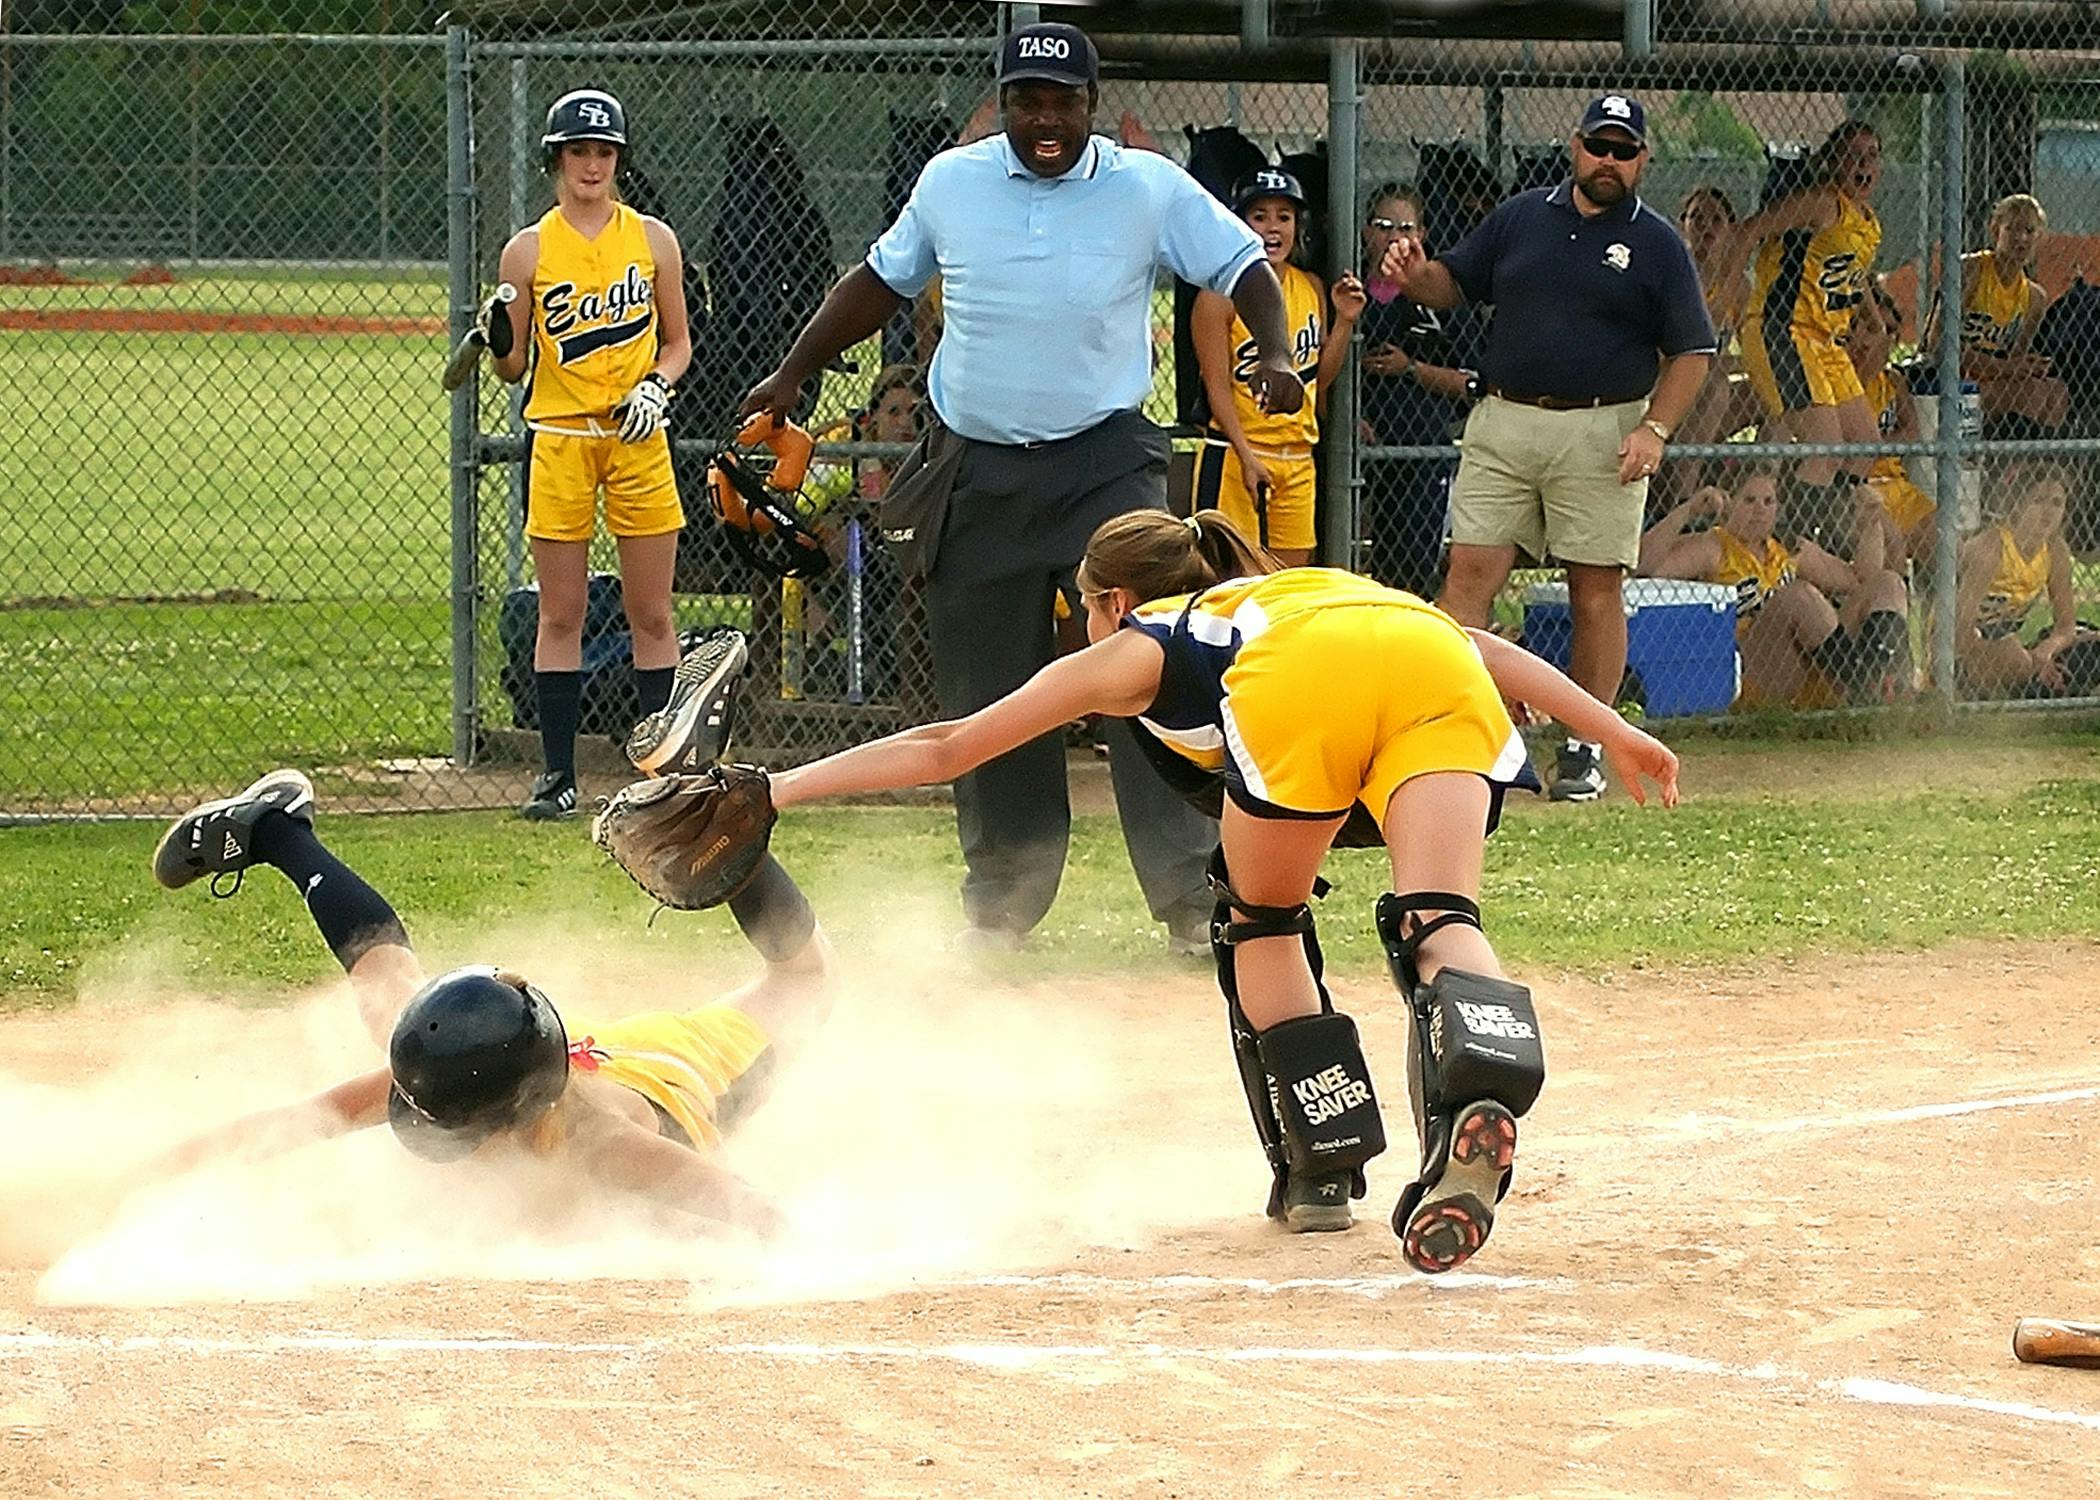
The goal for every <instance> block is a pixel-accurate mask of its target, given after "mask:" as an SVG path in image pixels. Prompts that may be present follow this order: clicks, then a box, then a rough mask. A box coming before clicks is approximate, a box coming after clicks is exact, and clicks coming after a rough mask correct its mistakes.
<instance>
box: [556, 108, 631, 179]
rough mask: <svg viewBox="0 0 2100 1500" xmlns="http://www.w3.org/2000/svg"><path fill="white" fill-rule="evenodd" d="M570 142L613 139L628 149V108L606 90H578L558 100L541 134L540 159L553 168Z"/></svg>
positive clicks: (621, 147) (622, 150)
mask: <svg viewBox="0 0 2100 1500" xmlns="http://www.w3.org/2000/svg"><path fill="white" fill-rule="evenodd" d="M570 141H610V142H612V144H613V145H615V146H618V147H619V148H620V150H621V153H622V155H623V156H624V154H625V153H626V150H627V111H626V110H624V109H622V108H621V107H620V101H619V100H617V99H615V98H614V97H613V96H612V95H610V94H608V93H606V92H605V90H603V89H575V90H572V91H571V92H569V93H566V94H563V95H562V96H561V97H560V98H559V99H557V100H555V101H554V106H553V108H551V109H549V110H548V111H547V128H546V130H545V131H543V132H542V133H541V135H540V160H541V162H542V164H544V165H545V166H546V168H547V169H548V170H549V171H552V170H553V169H554V163H555V161H556V159H557V158H559V157H560V155H561V148H562V147H563V146H564V145H565V144H567V143H568V142H570Z"/></svg>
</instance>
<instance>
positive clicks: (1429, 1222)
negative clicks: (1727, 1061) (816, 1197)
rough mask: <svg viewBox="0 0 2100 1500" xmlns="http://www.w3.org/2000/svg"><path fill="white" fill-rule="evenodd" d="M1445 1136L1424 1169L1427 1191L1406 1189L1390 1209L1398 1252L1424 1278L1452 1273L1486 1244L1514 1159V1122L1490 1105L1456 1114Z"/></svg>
mask: <svg viewBox="0 0 2100 1500" xmlns="http://www.w3.org/2000/svg"><path fill="white" fill-rule="evenodd" d="M1449 1132H1450V1133H1449V1138H1448V1139H1447V1140H1445V1141H1443V1142H1442V1143H1441V1144H1440V1145H1437V1146H1435V1147H1434V1148H1433V1149H1432V1150H1431V1152H1430V1159H1429V1164H1428V1165H1427V1166H1426V1167H1425V1168H1424V1169H1423V1173H1422V1176H1423V1178H1424V1179H1425V1180H1426V1181H1427V1183H1428V1185H1427V1186H1426V1187H1425V1186H1424V1185H1423V1183H1421V1182H1416V1183H1414V1184H1412V1185H1410V1186H1409V1187H1408V1189H1407V1191H1406V1192H1404V1193H1402V1194H1401V1195H1400V1202H1399V1203H1398V1205H1397V1206H1395V1207H1394V1209H1393V1233H1394V1234H1396V1235H1398V1236H1399V1237H1400V1252H1401V1254H1402V1255H1404V1256H1406V1257H1407V1263H1408V1264H1409V1265H1411V1266H1413V1267H1414V1268H1415V1269H1416V1270H1417V1271H1420V1272H1422V1273H1423V1274H1424V1275H1425V1276H1434V1275H1436V1274H1437V1273H1438V1272H1440V1271H1449V1270H1454V1269H1456V1268H1457V1267H1458V1266H1461V1265H1463V1264H1464V1263H1465V1262H1466V1260H1467V1259H1468V1258H1470V1257H1471V1256H1472V1255H1473V1254H1474V1252H1475V1251H1477V1250H1479V1249H1480V1247H1481V1246H1482V1245H1484V1244H1486V1243H1487V1237H1488V1231H1489V1230H1491V1229H1493V1228H1494V1227H1495V1207H1494V1206H1495V1205H1496V1204H1497V1203H1499V1202H1501V1201H1502V1195H1503V1194H1504V1193H1507V1192H1508V1191H1509V1179H1510V1164H1511V1163H1512V1162H1513V1161H1514V1160H1515V1159H1516V1155H1517V1122H1516V1118H1515V1117H1514V1116H1513V1115H1511V1114H1510V1112H1509V1111H1508V1110H1506V1109H1504V1108H1503V1107H1502V1106H1501V1105H1499V1104H1497V1103H1495V1102H1494V1101H1493V1100H1492V1099H1482V1100H1480V1101H1478V1102H1477V1103H1473V1104H1469V1105H1467V1106H1466V1107H1465V1108H1464V1109H1462V1110H1460V1111H1459V1112H1458V1114H1457V1116H1456V1118H1454V1119H1453V1120H1452V1122H1451V1124H1450V1127H1449ZM1440 1133H1441V1132H1440Z"/></svg>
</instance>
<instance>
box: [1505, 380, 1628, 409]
mask: <svg viewBox="0 0 2100 1500" xmlns="http://www.w3.org/2000/svg"><path fill="white" fill-rule="evenodd" d="M1487 393H1488V394H1489V395H1490V396H1493V397H1494V398H1495V399H1496V400H1498V401H1514V402H1516V403H1517V405H1519V406H1536V407H1538V408H1539V409H1540V410H1541V411H1589V410H1591V409H1592V408H1594V407H1599V406H1624V405H1625V404H1626V403H1628V402H1629V401H1645V400H1647V399H1648V393H1647V392H1646V391H1642V392H1641V393H1640V394H1639V395H1637V396H1520V395H1518V394H1517V393H1516V392H1515V391H1505V390H1504V389H1502V387H1501V386H1499V385H1491V386H1489V387H1488V388H1487Z"/></svg>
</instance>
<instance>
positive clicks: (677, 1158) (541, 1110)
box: [148, 770, 837, 1232]
mask: <svg viewBox="0 0 2100 1500" xmlns="http://www.w3.org/2000/svg"><path fill="white" fill-rule="evenodd" d="M313 810H314V793H313V786H312V784H311V783H310V782H309V781H308V780H307V778H306V777H305V776H304V775H302V774H301V773H299V772H298V771H292V770H280V771H272V772H271V773H270V774H269V775H267V776H264V777H262V778H261V779H260V780H258V781H256V782H255V783H254V784H253V785H252V786H249V787H248V788H247V789H246V790H244V791H242V792H240V793H238V794H236V795H235V796H232V797H227V798H224V799H222V800H220V801H216V802H207V803H205V804H203V805H202V806H200V807H197V808H194V809H192V810H191V811H190V812H188V813H185V814H184V815H183V816H182V817H180V818H177V819H176V820H175V822H174V823H173V824H172V825H170V827H169V828H168V831H167V833H166V834H165V835H164V836H163V837H162V839H161V841H160V845H159V847H158V848H156V849H155V850H154V854H153V875H154V878H155V879H156V880H158V881H159V882H160V884H162V885H163V886H166V887H168V888H169V889H171V890H173V889H179V888H181V887H183V886H186V885H189V884H191V883H192V882H194V881H196V880H200V879H206V878H209V879H210V881H211V888H212V891H213V893H214V894H215V895H220V894H223V895H228V896H230V895H232V894H233V892H234V891H235V890H237V889H238V888H239V885H240V880H241V874H242V872H243V871H245V870H247V869H249V868H250V867H251V866H254V865H259V864H260V865H269V866H271V867H273V868H275V869H277V870H278V871H280V872H282V873H283V875H284V876H285V877H286V878H287V879H288V880H290V881H291V882H292V885H293V887H294V889H296V890H297V891H299V892H300V894H301V896H302V897H303V898H304V900H305V903H306V909H307V912H308V914H309V915H310V916H311V917H312V918H313V921H314V925H315V926H316V927H317V928H319V929H320V933H321V937H322V940H323V941H324V942H326V943H327V945H328V948H329V951H330V952H331V953H333V954H334V955H335V958H336V960H337V962H339V963H340V964H341V965H342V966H343V971H344V972H345V973H346V974H348V975H349V977H350V988H351V991H352V993H353V995H354V996H355V998H356V1003H357V1007H358V1012H359V1015H360V1016H361V1018H362V1019H363V1021H364V1023H365V1026H366V1029H367V1030H368V1031H369V1032H370V1033H371V1036H372V1040H373V1041H374V1042H375V1043H377V1044H378V1045H379V1047H380V1048H382V1049H383V1050H384V1051H385V1053H386V1059H387V1060H386V1062H385V1064H384V1065H382V1066H379V1067H375V1068H372V1069H370V1070H369V1071H366V1072H363V1073H360V1074H358V1075H357V1076H356V1077H354V1078H350V1079H347V1080H345V1081H344V1082H342V1083H339V1084H337V1085H336V1086H335V1087H333V1088H330V1089H327V1090H325V1091H324V1092H322V1093H320V1094H317V1095H315V1096H314V1097H312V1098H310V1099H305V1100H301V1101H298V1102H296V1103H291V1104H287V1105H284V1106H283V1107H281V1108H277V1109H271V1110H265V1111H263V1112H261V1113H258V1114H254V1115H249V1116H247V1117H245V1118H242V1119H238V1120H235V1121H233V1122H231V1123H229V1124H227V1125H224V1126H222V1127H220V1128H218V1129H216V1130H213V1131H211V1132H209V1133H208V1134H205V1135H202V1136H199V1137H198V1138H196V1139H194V1140H191V1141H189V1142H186V1143H184V1144H182V1145H180V1146H178V1147H176V1148H175V1149H174V1150H173V1151H171V1152H169V1153H167V1154H166V1155H164V1156H163V1157H161V1158H160V1159H159V1160H158V1161H157V1162H155V1163H153V1164H151V1166H150V1167H149V1169H148V1171H149V1173H150V1174H151V1175H154V1176H166V1175H172V1174H174V1173H179V1172H183V1171H188V1170H191V1169H193V1168H196V1167H199V1166H203V1165H205V1164H208V1163H210V1162H214V1161H220V1160H226V1159H256V1158H260V1157H264V1156H269V1155H274V1154H277V1153H278V1152H281V1151H284V1150H287V1149H290V1148H293V1147H296V1146H301V1145H305V1144H308V1143H310V1142H313V1141H317V1140H321V1139H325V1138H328V1137H333V1136H337V1135H342V1134H345V1133H348V1132H350V1131H354V1130H362V1129H366V1128H368V1127H371V1126H375V1125H382V1124H384V1125H389V1126H391V1127H392V1129H393V1133H394V1135H395V1137H396V1138H397V1139H399V1141H400V1142H401V1144H402V1145H403V1146H405V1147H407V1148H408V1149H409V1150H410V1151H411V1152H412V1153H414V1154H415V1155H417V1156H420V1157H423V1158H425V1159H427V1160H430V1161H437V1162H451V1161H458V1160H462V1159H464V1158H467V1157H470V1156H474V1157H484V1158H485V1157H491V1156H496V1155H499V1154H501V1153H503V1152H506V1151H522V1152H525V1153H527V1154H529V1155H532V1156H538V1157H559V1158H562V1159H564V1160H566V1161H568V1162H571V1163H573V1165H574V1166H575V1167H576V1168H577V1169H578V1170H579V1171H580V1172H581V1173H582V1174H583V1175H584V1176H585V1177H587V1178H588V1179H589V1180H590V1181H592V1182H594V1183H598V1184H601V1185H605V1186H611V1187H617V1188H622V1189H626V1190H628V1191H631V1192H634V1193H637V1194H640V1195H642V1196H644V1197H646V1198H647V1199H649V1200H650V1201H652V1202H654V1203H656V1204H660V1205H664V1206H667V1207H669V1208H672V1209H675V1210H678V1211H681V1212H683V1213H686V1214H690V1215H693V1216H695V1217H696V1218H697V1219H701V1220H706V1221H710V1222H716V1223H722V1224H734V1225H736V1226H738V1227H740V1228H743V1229H747V1230H752V1231H759V1232H762V1231H765V1230H767V1229H770V1228H772V1227H773V1226H774V1225H775V1224H776V1222H777V1218H778V1215H777V1211H776V1210H775V1209H774V1207H773V1206H772V1205H771V1203H770V1202H769V1200H767V1199H766V1198H765V1197H764V1196H763V1195H761V1194H760V1193H758V1192H757V1191H756V1190H754V1189H753V1188H751V1187H750V1186H749V1185H748V1184H746V1183H745V1182H744V1180H743V1179H742V1178H740V1177H739V1176H738V1175H737V1174H736V1173H735V1172H733V1171H732V1170H730V1168H728V1167H727V1166H725V1165H724V1164H723V1162H722V1161H721V1157H720V1147H721V1145H722V1139H723V1137H724V1136H725V1135H726V1134H727V1133H728V1132H729V1131H731V1130H733V1129H734V1128H735V1127H736V1125H737V1124H738V1123H739V1121H741V1120H742V1119H743V1118H745V1117H746V1116H747V1115H748V1114H749V1113H750V1112H751V1111H752V1109H753V1108H755V1107H756V1106H757V1105H758V1104H759V1103H760V1102H761V1101H762V1100H763V1098H764V1097H765V1094H766V1090H767V1088H768V1087H769V1086H770V1083H771V1081H772V1079H773V1077H774V1076H775V1074H776V1072H777V1070H778V1068H779V1066H780V1065H781V1063H782V1060H783V1059H784V1058H786V1057H788V1056H790V1055H791V1054H792V1053H793V1051H794V1049H795V1048H796V1046H797V1045H798V1044H800V1043H801V1042H803V1041H804V1040H805V1039H806V1038H807V1036H808V1035H809V1034H810V1032H811V1031H812V1030H813V1029H814V1028H815V1027H816V1026H817V1025H818V1024H819V1023H820V1022H821V1021H822V1020H823V1018H824V1017H825V1015H826V1014H827V1013H828V1011H829V1009H830V1005H831V1001H832V996H833V991H834V989H835V981H836V973H837V968H836V961H835V959H834V957H833V955H832V951H831V947H830V944H829V942H828V941H827V940H826V939H825V937H824V934H823V932H822V931H821V930H820V929H819V928H818V926H817V920H816V915H815V913H814V912H812V911H811V909H810V906H809V903H808V902H807V901H806V900H805V899H804V898H803V895H802V892H801V891H800V890H799V889H798V888H797V887H796V885H795V882H794V880H793V879H792V878H791V877H790V876H789V875H788V873H787V871H786V870H785V869H783V868H782V867H781V865H780V864H779V862H778V861H777V860H775V859H774V858H773V856H772V855H770V854H768V855H766V856H765V858H764V859H763V860H762V861H761V862H760V864H759V867H758V870H757V873H756V874H755V875H754V876H753V877H752V879H751V880H750V882H749V883H748V884H746V885H745V886H744V888H743V889H742V890H741V891H740V892H739V893H738V894H737V895H735V896H733V897H732V898H730V901H729V908H730V912H731V914H732V915H733V916H734V917H735V919H736V922H737V925H738V926H739V927H740V928H742V930H743V932H744V935H745V937H746V938H748V939H749V940H750V942H751V945H752V947H754V948H755V949H757V950H758V952H759V954H760V956H761V957H763V958H764V960H765V968H764V970H763V971H762V972H760V973H759V974H758V975H757V977H755V978H754V979H752V980H750V981H749V982H748V983H746V984H744V985H743V986H741V987H740V988H738V989H735V990H732V991H730V992H729V993H728V994H726V995H724V996H722V997H721V998H720V999H718V1000H716V1001H714V1002H713V1003H712V1004H707V1005H702V1006H699V1007H697V1008H696V1009H693V1010H688V1011H683V1012H669V1011H664V1012H649V1013H643V1014H638V1015H629V1016H624V1017H605V1018H601V1017H599V1016H596V1015H590V1014H589V1013H588V1012H587V1011H585V1009H584V1008H583V1007H582V1006H578V1007H577V1008H576V1009H575V1010H572V1011H557V1010H556V1008H555V1006H554V1005H553V1003H552V1002H551V1001H550V1000H549V999H548V997H547V996H546V995H544V994H542V993H541V992H540V990H539V989H538V988H537V987H535V986H534V985H533V984H531V983H530V982H529V981H527V980H526V979H524V978H523V977H522V976H520V975H518V974H515V973H511V972H508V971H506V970H503V969H500V968H491V967H486V966H479V965H477V966H472V967H468V968H461V969H454V970H452V971H451V972H450V973H446V974H441V975H438V976H436V977H435V978H431V977H428V976H426V975H425V974H424V972H423V967H422V963H421V961H420V960H419V959H418V958H417V956H416V952H415V950H414V949H413V948H412V947H411V946H410V945H409V940H408V933H407V931H406V929H404V928H403V926H402V924H401V919H400V918H399V917H398V916H397V915H395V912H394V909H393V907H391V906H390V905H388V904H387V901H386V899H385V898H384V897H383V896H381V895H380V894H379V892H377V891H376V890H374V889H373V888H372V887H371V886H370V885H369V884H367V883H366V882H365V881H364V880H363V879H361V878H360V877H359V876H358V875H357V874H356V872H354V871H353V870H351V869H350V868H349V867H348V866H347V865H345V864H344V863H343V862H342V861H341V860H340V859H338V858H337V857H336V856H335V855H334V854H333V853H332V852H330V851H329V849H328V848H327V847H326V846H325V845H324V844H322V842H321V840H320V838H319V837H318V836H317V835H316V834H315V832H314V827H313ZM587 1017H588V1018H587Z"/></svg>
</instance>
